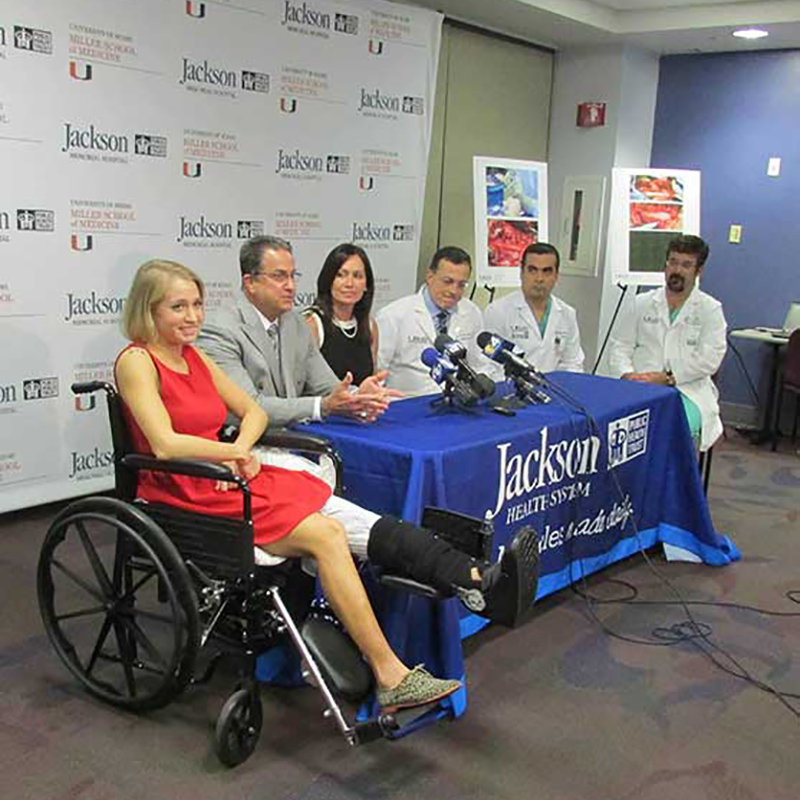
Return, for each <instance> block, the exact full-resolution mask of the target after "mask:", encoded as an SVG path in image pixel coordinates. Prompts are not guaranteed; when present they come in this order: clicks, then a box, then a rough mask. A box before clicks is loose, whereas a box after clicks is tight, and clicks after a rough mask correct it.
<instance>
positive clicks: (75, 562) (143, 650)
mask: <svg viewBox="0 0 800 800" xmlns="http://www.w3.org/2000/svg"><path fill="white" fill-rule="evenodd" d="M37 584H38V586H37V588H38V595H39V609H40V612H41V614H42V619H43V621H44V626H45V630H46V631H47V635H48V637H49V638H50V641H51V643H52V645H53V647H54V648H55V650H56V652H57V653H58V655H59V656H60V658H61V660H62V661H63V662H64V664H65V665H66V666H67V668H68V669H69V670H70V672H72V674H73V675H74V676H75V677H76V678H77V679H78V680H79V681H80V682H81V683H82V684H83V685H84V687H85V688H86V689H88V691H90V692H91V693H92V694H93V695H95V696H97V697H99V698H100V699H101V700H104V701H105V702H107V703H111V704H112V705H115V706H119V707H122V708H126V709H130V710H137V711H144V710H149V709H153V708H159V707H161V706H164V705H166V704H167V703H169V702H170V700H172V699H173V698H174V697H175V696H176V695H177V694H178V693H179V692H180V691H181V690H182V689H183V688H184V687H185V685H186V684H187V683H188V681H189V680H190V678H191V677H192V674H193V670H194V665H195V661H196V658H197V650H198V646H199V627H200V626H199V617H198V611H197V601H196V598H195V595H194V590H193V588H192V581H191V578H190V576H189V573H188V570H187V568H186V565H185V564H184V563H183V561H182V560H181V557H180V555H179V554H178V552H177V550H176V549H175V547H174V545H173V544H172V542H170V540H169V539H168V538H167V536H166V535H165V534H164V532H163V531H162V530H161V529H160V528H159V527H158V525H156V524H155V523H154V522H153V521H152V520H151V519H150V518H149V517H147V515H146V514H144V513H143V512H142V511H140V510H139V509H138V508H136V507H135V506H133V505H131V504H129V503H125V502H123V501H121V500H116V499H113V498H99V497H93V498H88V499H86V500H79V501H78V502H76V503H72V504H71V505H70V506H68V507H67V508H66V509H64V511H63V512H61V514H59V515H58V517H56V519H55V520H54V522H53V524H52V525H51V526H50V529H49V530H48V532H47V535H46V537H45V540H44V544H43V546H42V550H41V553H40V556H39V566H38V576H37Z"/></svg>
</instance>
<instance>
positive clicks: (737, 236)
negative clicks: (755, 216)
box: [728, 225, 742, 244]
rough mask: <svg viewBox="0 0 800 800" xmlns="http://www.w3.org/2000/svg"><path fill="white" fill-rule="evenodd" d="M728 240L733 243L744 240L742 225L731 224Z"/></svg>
mask: <svg viewBox="0 0 800 800" xmlns="http://www.w3.org/2000/svg"><path fill="white" fill-rule="evenodd" d="M728 241H729V242H730V243H731V244H739V243H740V242H741V241H742V226H741V225H731V227H730V230H729V231H728Z"/></svg>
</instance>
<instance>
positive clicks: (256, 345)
mask: <svg viewBox="0 0 800 800" xmlns="http://www.w3.org/2000/svg"><path fill="white" fill-rule="evenodd" d="M278 324H279V326H280V342H281V345H280V356H281V357H280V362H281V367H282V370H281V374H282V377H283V381H282V383H283V385H284V386H285V392H281V391H279V386H280V384H281V381H280V379H279V378H278V373H279V368H278V361H277V359H276V358H275V349H274V347H273V344H272V342H271V341H270V338H269V336H268V335H267V332H266V330H265V329H264V325H263V323H262V322H261V319H260V317H259V316H258V312H257V311H256V310H255V308H254V307H253V305H252V304H251V303H250V301H249V300H248V299H247V298H246V297H245V296H244V295H240V296H239V297H238V298H237V300H236V302H235V304H233V305H231V306H227V307H225V308H221V309H219V310H217V311H214V312H211V313H209V315H208V317H207V318H206V321H205V322H204V323H203V329H202V332H201V334H200V336H199V338H198V340H197V344H198V345H199V346H200V347H201V348H202V349H203V350H204V351H205V352H206V353H208V355H209V356H210V357H211V358H212V359H213V360H214V361H215V362H216V363H217V364H219V366H220V367H222V369H223V370H224V371H225V373H226V374H227V375H228V377H229V378H231V380H233V381H234V382H235V383H237V384H239V386H241V387H242V388H243V389H244V390H245V391H247V392H248V393H249V394H250V395H251V396H252V397H253V398H254V399H255V401H256V402H257V403H258V404H259V405H260V406H261V407H262V408H263V409H264V410H265V411H266V412H267V414H269V422H270V425H279V426H283V425H288V424H290V423H292V422H299V421H300V420H304V419H310V418H311V417H312V416H313V414H314V404H315V400H314V398H315V397H322V396H324V395H327V394H329V393H330V392H331V391H332V389H333V388H334V387H335V386H336V385H337V384H338V383H339V379H338V378H337V377H336V375H335V374H334V372H333V370H332V369H331V368H330V367H329V366H328V363H327V361H325V359H324V357H323V356H322V354H321V353H320V352H319V348H318V347H317V345H316V343H315V342H314V340H313V338H312V337H311V333H310V331H309V330H308V326H307V325H306V323H305V322H304V321H303V318H302V317H301V316H300V314H298V313H297V312H296V311H288V312H287V313H286V314H282V315H281V317H280V318H279V323H278Z"/></svg>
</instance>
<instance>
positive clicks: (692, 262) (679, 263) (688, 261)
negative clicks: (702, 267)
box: [667, 256, 697, 269]
mask: <svg viewBox="0 0 800 800" xmlns="http://www.w3.org/2000/svg"><path fill="white" fill-rule="evenodd" d="M667 266H668V267H673V268H675V267H682V268H683V269H691V268H692V267H696V266H697V261H696V259H695V258H694V256H691V257H690V258H673V257H672V256H670V257H669V258H668V259H667Z"/></svg>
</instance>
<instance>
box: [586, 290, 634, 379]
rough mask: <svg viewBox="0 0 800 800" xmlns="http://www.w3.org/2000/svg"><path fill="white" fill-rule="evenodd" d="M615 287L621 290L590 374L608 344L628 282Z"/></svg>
mask: <svg viewBox="0 0 800 800" xmlns="http://www.w3.org/2000/svg"><path fill="white" fill-rule="evenodd" d="M617 288H619V289H621V290H622V292H621V293H620V296H619V300H617V307H616V308H615V309H614V316H613V317H611V322H610V323H609V325H608V330H607V331H606V338H605V339H603V345H602V347H601V348H600V352H599V353H598V354H597V361H595V362H594V367H592V375H595V374H596V373H597V368H598V367H599V366H600V360H601V359H602V358H603V353H605V351H606V345H607V344H608V340H609V338H610V337H611V331H613V330H614V323H615V322H616V321H617V315H618V314H619V310H620V308H622V301H623V300H624V299H625V295H626V294H627V292H628V284H627V283H618V284H617Z"/></svg>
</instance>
